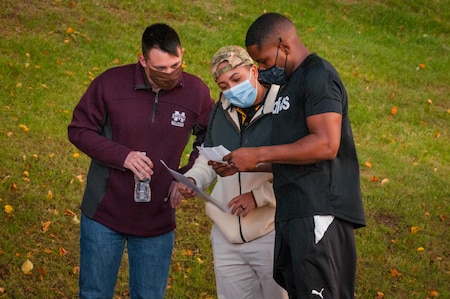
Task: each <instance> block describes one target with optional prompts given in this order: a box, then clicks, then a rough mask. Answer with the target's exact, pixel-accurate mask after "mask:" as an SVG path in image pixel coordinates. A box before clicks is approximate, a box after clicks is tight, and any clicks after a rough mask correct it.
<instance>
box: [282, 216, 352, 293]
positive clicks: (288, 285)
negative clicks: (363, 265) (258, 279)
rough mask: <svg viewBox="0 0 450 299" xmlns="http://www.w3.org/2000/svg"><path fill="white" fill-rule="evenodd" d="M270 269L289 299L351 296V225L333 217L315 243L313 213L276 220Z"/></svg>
mask: <svg viewBox="0 0 450 299" xmlns="http://www.w3.org/2000/svg"><path fill="white" fill-rule="evenodd" d="M273 272H274V273H273V276H274V279H275V281H276V282H277V283H278V284H279V285H281V286H282V287H283V288H285V289H286V290H287V291H288V293H289V298H291V299H294V298H296V299H305V298H308V299H311V298H312V299H348V298H354V284H355V272H356V246H355V238H354V230H353V225H352V224H351V223H349V222H347V221H344V220H341V219H338V218H336V217H335V218H334V220H333V221H332V222H331V224H330V225H329V226H328V229H327V230H326V232H325V234H324V235H323V237H322V239H321V240H320V241H319V242H318V243H317V244H316V243H315V234H314V218H313V217H305V218H296V219H291V220H288V221H281V222H277V223H276V224H275V259H274V271H273Z"/></svg>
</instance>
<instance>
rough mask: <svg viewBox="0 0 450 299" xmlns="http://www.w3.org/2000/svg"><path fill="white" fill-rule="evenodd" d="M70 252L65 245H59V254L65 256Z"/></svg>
mask: <svg viewBox="0 0 450 299" xmlns="http://www.w3.org/2000/svg"><path fill="white" fill-rule="evenodd" d="M67 253H68V251H67V250H65V249H64V248H63V247H59V255H60V256H65V255H66V254H67Z"/></svg>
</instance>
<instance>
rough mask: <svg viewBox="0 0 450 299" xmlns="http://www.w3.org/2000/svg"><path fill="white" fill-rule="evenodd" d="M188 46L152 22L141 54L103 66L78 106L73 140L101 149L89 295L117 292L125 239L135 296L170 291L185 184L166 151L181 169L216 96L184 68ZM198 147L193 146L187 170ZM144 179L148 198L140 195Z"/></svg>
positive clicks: (95, 157)
mask: <svg viewBox="0 0 450 299" xmlns="http://www.w3.org/2000/svg"><path fill="white" fill-rule="evenodd" d="M183 54H184V48H182V46H181V42H180V39H179V36H178V34H177V33H176V32H175V31H174V29H172V28H171V27H170V26H168V25H166V24H153V25H151V26H149V27H147V28H146V30H145V31H144V33H143V36H142V56H141V57H140V59H139V62H138V63H136V64H129V65H124V66H119V67H115V68H112V69H109V70H107V71H105V72H104V73H102V74H101V75H99V76H98V77H97V78H95V79H94V81H93V82H92V83H91V85H90V86H89V88H88V89H87V91H86V93H85V94H84V95H83V96H82V98H81V100H80V102H79V103H78V105H77V106H76V107H75V109H74V112H73V119H72V122H71V123H70V125H69V127H68V136H69V140H70V141H71V142H72V143H73V144H74V145H75V146H76V147H77V148H79V149H80V150H81V151H83V152H84V153H85V154H87V155H88V156H89V157H91V158H92V162H91V165H90V168H89V173H88V176H87V183H86V190H85V193H84V196H83V201H82V204H81V210H82V216H81V227H80V279H79V283H80V292H79V297H80V298H112V297H113V294H114V288H115V282H116V279H117V273H118V269H119V266H120V263H121V259H122V255H123V251H124V248H125V246H126V247H127V251H128V257H129V267H130V269H129V270H130V271H129V272H130V282H129V283H130V293H131V297H132V298H133V297H136V298H163V297H164V293H165V289H166V285H167V278H168V273H169V266H170V261H171V254H172V248H173V243H174V229H175V212H174V209H173V208H172V207H171V204H170V201H169V200H168V198H169V197H171V196H180V194H179V193H177V192H172V191H174V190H175V186H176V184H175V183H174V182H173V181H172V177H171V175H170V174H169V173H168V172H167V170H165V169H164V166H163V165H162V164H161V162H160V160H163V161H165V162H166V163H167V165H168V166H169V167H170V168H172V169H178V167H179V164H180V158H181V155H182V153H183V150H184V148H185V147H186V144H187V142H188V140H189V137H190V135H191V133H192V134H194V135H196V140H195V142H194V149H195V146H196V145H200V144H201V143H202V142H203V138H204V133H205V129H206V126H207V123H208V117H209V114H210V111H211V108H212V105H213V103H214V102H213V100H212V99H211V96H210V91H209V89H208V87H207V86H206V84H205V83H204V82H202V81H201V80H200V79H199V78H198V77H195V76H193V75H191V74H188V73H186V72H183V69H182V62H183ZM143 153H145V155H144V154H143ZM196 157H197V152H196V150H194V151H193V152H192V153H191V156H190V159H189V163H188V165H186V166H185V167H183V168H182V169H180V170H179V171H180V172H185V171H186V170H187V169H189V168H190V166H191V165H192V164H193V162H194V160H195V158H196ZM140 184H147V186H146V188H147V189H145V190H146V193H145V197H144V198H143V199H137V198H136V196H135V193H136V192H139V190H136V192H135V188H139V186H138V185H140ZM148 184H149V185H148ZM149 191H150V192H151V194H150V192H149Z"/></svg>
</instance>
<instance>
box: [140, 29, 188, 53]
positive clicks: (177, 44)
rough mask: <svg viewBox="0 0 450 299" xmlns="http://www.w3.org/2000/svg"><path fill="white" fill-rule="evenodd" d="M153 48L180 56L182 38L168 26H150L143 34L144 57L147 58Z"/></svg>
mask: <svg viewBox="0 0 450 299" xmlns="http://www.w3.org/2000/svg"><path fill="white" fill-rule="evenodd" d="M153 48H157V49H160V50H162V51H164V52H167V53H169V54H172V55H174V56H178V49H179V48H181V41H180V37H179V36H178V34H177V32H176V31H175V30H174V29H173V28H172V27H170V26H169V25H167V24H164V23H156V24H153V25H150V26H148V27H147V28H146V29H145V31H144V33H143V34H142V55H144V56H146V55H147V54H148V52H149V51H150V50H151V49H153Z"/></svg>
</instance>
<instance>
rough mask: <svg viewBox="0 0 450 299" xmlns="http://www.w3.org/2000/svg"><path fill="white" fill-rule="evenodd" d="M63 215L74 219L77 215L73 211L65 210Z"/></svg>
mask: <svg viewBox="0 0 450 299" xmlns="http://www.w3.org/2000/svg"><path fill="white" fill-rule="evenodd" d="M64 215H67V216H70V217H74V216H76V215H77V214H76V213H75V212H74V211H72V210H69V209H65V210H64Z"/></svg>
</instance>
